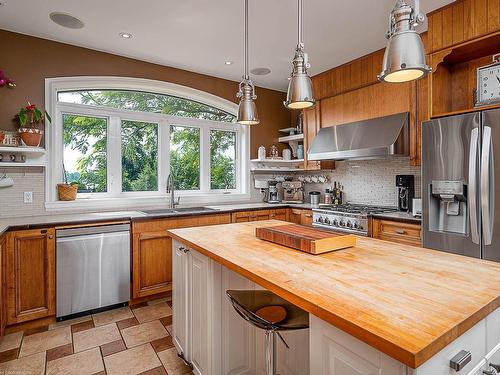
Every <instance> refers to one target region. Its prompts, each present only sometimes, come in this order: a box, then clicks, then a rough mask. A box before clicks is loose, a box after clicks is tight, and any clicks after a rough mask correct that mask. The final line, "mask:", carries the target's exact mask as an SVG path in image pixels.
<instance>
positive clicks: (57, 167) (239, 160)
mask: <svg viewBox="0 0 500 375" xmlns="http://www.w3.org/2000/svg"><path fill="white" fill-rule="evenodd" d="M72 90H74V91H76V90H132V91H145V92H151V93H158V94H165V95H172V96H176V97H180V98H183V99H188V100H193V101H196V102H200V103H203V104H206V105H210V106H213V107H216V108H218V109H221V110H223V111H225V112H228V113H230V114H233V115H235V116H236V115H237V111H238V106H237V105H236V104H235V103H232V102H230V101H227V100H225V99H222V98H219V97H217V96H215V95H212V94H209V93H206V92H203V91H200V90H195V89H192V88H188V87H185V86H180V85H176V84H172V83H167V82H161V81H153V80H148V79H140V78H125V77H69V78H48V79H46V80H45V98H46V107H45V108H46V109H47V111H48V112H49V113H50V114H51V115H52V116H51V117H52V121H53V123H52V124H48V125H47V126H46V137H45V139H46V141H45V142H46V149H47V155H46V158H47V168H46V178H45V184H46V189H45V195H46V197H45V206H46V209H47V210H52V209H53V210H65V209H75V208H79V207H84V208H86V209H89V208H107V207H109V208H120V207H121V208H128V207H133V206H140V207H149V206H151V207H157V206H158V204H165V203H166V202H167V201H168V197H169V195H168V194H167V193H166V180H167V176H168V174H169V173H170V155H169V154H170V126H171V125H174V126H186V127H196V128H199V129H200V190H183V191H176V196H179V197H182V198H181V203H186V204H188V203H194V202H196V203H213V202H224V201H243V200H249V199H250V172H249V168H248V166H249V162H250V130H249V128H248V127H245V126H241V125H239V124H237V123H224V122H218V121H212V120H201V119H197V118H189V117H177V116H172V115H165V114H160V113H154V112H139V111H133V110H128V109H116V108H110V107H102V106H90V105H85V104H74V103H65V102H58V101H57V98H58V92H61V91H72ZM63 114H73V115H83V116H93V117H101V118H107V155H106V156H107V168H108V173H107V192H106V193H79V194H78V198H79V199H77V200H76V201H72V202H62V201H58V200H57V191H56V184H57V183H60V182H61V181H63V172H62V167H61V166H62V163H63V148H64V145H63V138H62V134H63V124H62V116H63ZM126 120H129V121H140V122H150V123H156V124H158V191H141V192H125V191H121V190H122V166H121V162H122V160H121V159H122V158H121V152H122V150H121V121H126ZM211 130H226V131H231V132H235V133H236V171H235V172H236V176H237V178H236V189H221V190H211V189H210V170H211V167H210V131H211ZM113 139H115V141H113ZM116 139H117V140H118V141H116Z"/></svg>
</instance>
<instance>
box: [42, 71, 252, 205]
mask: <svg viewBox="0 0 500 375" xmlns="http://www.w3.org/2000/svg"><path fill="white" fill-rule="evenodd" d="M46 98H47V101H48V103H47V104H48V105H47V109H48V111H49V113H51V114H52V118H53V124H51V125H49V126H48V127H47V130H48V137H47V141H48V145H47V146H48V147H47V148H48V152H49V164H48V165H49V166H50V169H48V170H47V177H48V178H47V184H48V186H47V208H49V209H50V207H51V206H55V207H58V208H59V207H60V206H61V203H60V202H57V196H56V194H55V185H56V184H57V183H60V182H62V181H67V182H68V183H77V184H78V198H80V199H78V200H77V201H76V202H71V203H65V205H67V206H72V207H73V206H75V205H79V204H80V203H81V202H82V201H83V200H85V202H86V203H87V204H86V206H88V205H89V202H99V204H98V206H99V207H102V206H106V202H111V201H114V203H112V204H116V199H115V198H120V203H121V204H122V203H123V206H125V207H126V206H129V205H130V203H133V202H134V200H135V201H136V200H137V199H138V198H148V199H149V201H150V202H151V203H153V202H156V201H158V199H160V198H161V197H163V198H164V199H166V198H165V197H166V196H167V194H166V192H165V188H166V179H167V176H168V174H172V176H173V177H174V181H175V188H176V192H177V194H178V195H179V196H181V197H183V198H182V199H183V200H184V201H189V200H190V199H191V200H194V199H196V200H197V201H203V198H204V199H205V200H206V201H209V200H219V199H218V197H217V195H219V196H220V198H222V200H225V199H228V198H227V197H228V196H232V199H235V198H237V196H245V197H246V196H248V176H247V173H246V172H245V171H246V170H247V169H248V168H247V163H248V159H249V157H248V155H249V153H248V138H249V137H248V130H247V129H246V128H244V127H241V126H240V125H239V124H237V123H236V122H235V121H236V113H237V106H236V104H234V103H232V102H229V101H227V100H224V99H222V98H219V97H216V96H214V95H211V94H208V93H205V92H201V91H198V90H194V89H190V88H187V87H184V86H179V85H174V84H170V83H164V82H159V81H151V80H143V79H133V78H119V77H87V78H85V77H74V78H55V79H48V80H46ZM190 197H193V198H190ZM194 197H196V198H194ZM79 202H80V203H79ZM146 203H147V202H146Z"/></svg>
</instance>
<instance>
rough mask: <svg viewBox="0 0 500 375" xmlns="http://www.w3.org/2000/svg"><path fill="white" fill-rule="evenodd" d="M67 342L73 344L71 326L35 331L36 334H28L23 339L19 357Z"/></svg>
mask: <svg viewBox="0 0 500 375" xmlns="http://www.w3.org/2000/svg"><path fill="white" fill-rule="evenodd" d="M66 344H71V328H70V327H63V328H58V329H53V330H51V331H45V332H40V333H35V334H34V335H31V336H27V337H25V338H24V339H23V343H22V345H21V351H20V352H19V357H25V356H28V355H31V354H35V353H39V352H45V351H46V350H49V349H52V348H56V347H58V346H61V345H66Z"/></svg>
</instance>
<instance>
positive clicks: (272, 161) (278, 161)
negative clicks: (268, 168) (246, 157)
mask: <svg viewBox="0 0 500 375" xmlns="http://www.w3.org/2000/svg"><path fill="white" fill-rule="evenodd" d="M250 161H251V162H252V163H263V164H298V163H303V162H304V159H292V160H284V159H264V160H261V159H252V160H250Z"/></svg>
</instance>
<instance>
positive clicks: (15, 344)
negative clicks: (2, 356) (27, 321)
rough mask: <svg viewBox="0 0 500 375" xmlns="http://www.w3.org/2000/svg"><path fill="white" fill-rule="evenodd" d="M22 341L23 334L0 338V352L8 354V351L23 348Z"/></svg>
mask: <svg viewBox="0 0 500 375" xmlns="http://www.w3.org/2000/svg"><path fill="white" fill-rule="evenodd" d="M22 339H23V333H22V332H15V333H10V334H8V335H5V336H2V337H0V352H6V351H7V350H11V349H15V348H19V347H20V346H21V340H22Z"/></svg>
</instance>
